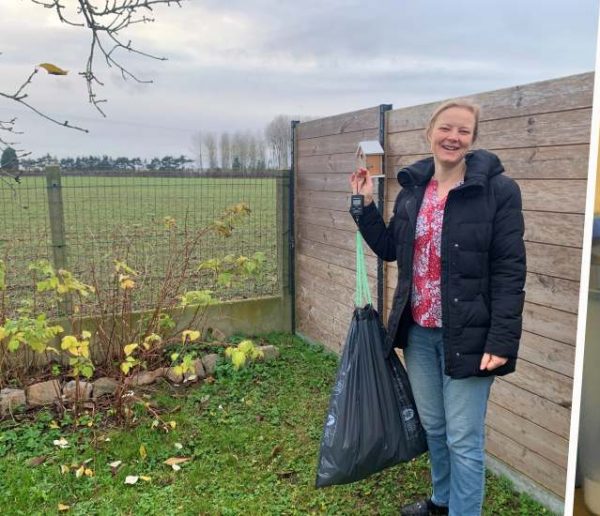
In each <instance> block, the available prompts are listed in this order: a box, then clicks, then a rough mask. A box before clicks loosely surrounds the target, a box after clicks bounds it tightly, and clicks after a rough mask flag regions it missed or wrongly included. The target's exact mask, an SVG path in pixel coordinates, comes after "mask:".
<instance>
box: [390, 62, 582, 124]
mask: <svg viewBox="0 0 600 516" xmlns="http://www.w3.org/2000/svg"><path fill="white" fill-rule="evenodd" d="M593 83H594V74H593V73H583V74H578V75H573V76H569V77H565V78H561V79H551V80H548V81H540V82H535V83H532V84H527V85H525V86H514V87H511V88H503V89H500V90H495V91H490V92H486V93H480V94H478V95H471V96H469V97H464V98H468V99H471V100H472V101H473V102H475V103H477V104H479V106H480V107H481V114H482V120H493V119H497V118H507V117H515V116H520V115H529V114H535V113H544V112H548V111H556V109H557V107H558V106H560V109H561V110H568V109H579V108H585V107H590V106H591V105H592V85H593ZM439 104H440V103H439V102H432V103H429V104H422V105H419V106H412V107H408V108H401V109H394V110H393V111H389V112H388V113H386V127H387V131H389V132H391V133H394V132H398V131H407V130H414V129H424V128H425V127H427V124H428V122H429V118H430V116H431V113H432V112H433V110H434V109H435V108H436V107H437V106H438V105H439Z"/></svg>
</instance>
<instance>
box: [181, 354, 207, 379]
mask: <svg viewBox="0 0 600 516" xmlns="http://www.w3.org/2000/svg"><path fill="white" fill-rule="evenodd" d="M192 367H193V369H192V371H188V372H186V373H185V374H184V376H183V381H184V383H186V382H197V381H200V380H204V378H206V372H205V371H204V366H203V365H202V360H201V359H199V358H196V359H195V360H193V361H192Z"/></svg>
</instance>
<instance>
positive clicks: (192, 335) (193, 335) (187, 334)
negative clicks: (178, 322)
mask: <svg viewBox="0 0 600 516" xmlns="http://www.w3.org/2000/svg"><path fill="white" fill-rule="evenodd" d="M199 338H200V332H199V331H194V330H185V331H183V332H182V333H181V340H182V341H183V342H185V341H186V340H187V339H189V340H190V342H194V341H195V340H198V339H199Z"/></svg>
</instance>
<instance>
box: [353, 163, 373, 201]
mask: <svg viewBox="0 0 600 516" xmlns="http://www.w3.org/2000/svg"><path fill="white" fill-rule="evenodd" d="M350 186H351V187H352V194H353V195H356V194H360V195H364V197H365V206H367V205H369V204H371V203H372V202H373V179H372V178H371V176H370V175H369V172H368V171H367V169H366V168H359V169H357V170H356V172H353V173H352V174H351V175H350Z"/></svg>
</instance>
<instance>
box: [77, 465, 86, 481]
mask: <svg viewBox="0 0 600 516" xmlns="http://www.w3.org/2000/svg"><path fill="white" fill-rule="evenodd" d="M84 471H85V468H84V467H83V466H79V468H77V471H76V472H75V476H76V477H77V478H80V477H81V476H83V473H84Z"/></svg>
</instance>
